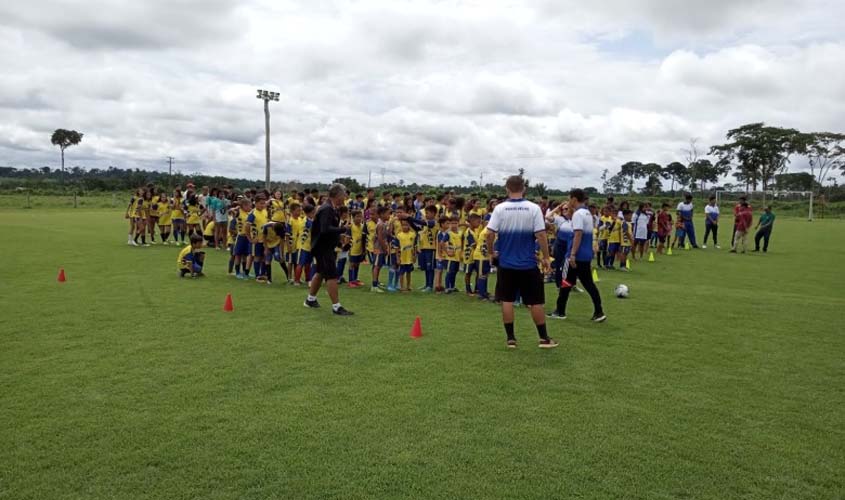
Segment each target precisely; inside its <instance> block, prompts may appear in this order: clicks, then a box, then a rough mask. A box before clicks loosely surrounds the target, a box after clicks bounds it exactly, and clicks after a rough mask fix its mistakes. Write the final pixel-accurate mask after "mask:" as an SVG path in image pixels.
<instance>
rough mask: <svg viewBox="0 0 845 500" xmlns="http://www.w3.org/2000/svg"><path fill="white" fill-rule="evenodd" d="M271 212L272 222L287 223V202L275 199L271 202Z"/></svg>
mask: <svg viewBox="0 0 845 500" xmlns="http://www.w3.org/2000/svg"><path fill="white" fill-rule="evenodd" d="M270 212H271V213H272V215H271V216H270V220H272V221H273V222H285V221H286V220H287V214H286V213H285V202H284V201H282V200H277V199H275V198H274V199H272V200H270Z"/></svg>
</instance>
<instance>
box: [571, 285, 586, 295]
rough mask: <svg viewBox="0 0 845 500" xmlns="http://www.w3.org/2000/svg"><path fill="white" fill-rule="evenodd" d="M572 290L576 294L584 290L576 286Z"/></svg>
mask: <svg viewBox="0 0 845 500" xmlns="http://www.w3.org/2000/svg"><path fill="white" fill-rule="evenodd" d="M573 290H575V291H576V292H578V293H584V289H583V288H581V287H578V286H576V287H575V288H573Z"/></svg>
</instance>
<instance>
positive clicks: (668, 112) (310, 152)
mask: <svg viewBox="0 0 845 500" xmlns="http://www.w3.org/2000/svg"><path fill="white" fill-rule="evenodd" d="M842 19H845V2H843V1H841V0H740V1H737V0H709V1H706V2H705V1H699V0H689V1H680V0H591V1H589V2H587V1H579V0H539V1H536V2H528V1H526V2H518V1H498V0H476V1H458V0H453V1H443V2H406V1H403V0H385V1H367V0H361V1H332V0H310V1H290V0H289V1H285V0H240V1H235V0H203V1H198V0H167V1H165V0H144V1H143V2H138V1H132V2H129V1H122V0H85V1H81V0H37V1H32V0H27V1H21V0H4V1H3V2H2V3H0V47H2V49H0V68H2V71H0V117H1V118H0V165H12V166H18V167H40V166H43V165H49V166H57V165H58V163H59V160H58V157H59V155H58V151H56V150H55V148H54V147H52V146H51V145H50V142H49V136H50V134H51V132H52V131H53V130H54V129H56V128H60V127H61V128H70V129H76V130H78V131H80V132H83V133H85V138H84V141H83V144H82V145H81V146H79V147H77V148H74V149H71V150H69V151H68V166H73V165H81V166H86V167H107V166H109V165H114V166H118V167H133V168H134V167H138V168H145V169H166V157H167V156H174V157H175V158H176V163H175V165H176V166H177V167H178V168H179V169H180V170H181V171H183V172H185V173H188V172H194V171H202V172H207V173H215V174H225V175H233V176H239V177H248V178H256V179H259V178H263V169H264V142H263V139H264V120H263V112H262V105H261V102H260V101H259V100H257V99H256V98H255V89H256V88H264V89H268V90H273V91H277V92H279V93H281V97H280V101H279V102H278V103H272V104H271V114H272V116H271V141H272V152H271V154H272V158H273V179H274V180H289V179H299V180H303V181H310V180H324V181H327V180H331V179H332V178H334V177H336V176H352V177H355V178H358V179H359V180H361V181H363V182H366V180H367V175H368V172H370V171H372V174H373V181H374V183H378V182H380V181H381V176H382V175H384V177H385V179H386V180H387V181H398V180H399V179H403V180H405V181H406V182H412V181H423V182H428V183H434V184H439V183H441V182H444V183H453V182H461V183H467V184H468V183H469V182H470V181H472V180H478V179H479V176H480V175H481V174H482V172H483V175H484V180H485V182H487V181H490V180H494V179H495V180H496V181H498V180H500V179H501V178H502V177H503V176H505V175H506V174H509V173H511V172H514V171H515V170H516V169H517V168H520V167H523V168H525V169H526V170H527V172H528V174H529V177H530V178H531V179H532V180H534V181H535V182H539V181H542V182H545V183H546V184H548V185H550V186H553V187H570V186H574V185H598V184H599V180H598V179H599V176H600V175H601V172H602V170H603V169H605V168H608V169H610V171H611V173H613V172H614V171H615V170H617V169H618V167H619V165H621V164H622V163H624V162H626V161H629V160H638V161H643V162H651V161H654V162H658V163H661V164H665V163H668V162H670V161H674V160H678V159H681V156H682V153H681V149H682V148H684V146H685V144H686V143H688V141H689V139H690V138H692V137H697V138H699V143H700V144H702V145H704V146H705V147H706V146H708V145H710V144H713V143H715V142H716V141H719V140H720V139H721V138H723V136H724V133H725V132H726V131H727V130H728V129H729V128H733V127H735V126H738V125H741V124H744V123H748V122H752V121H765V122H767V123H769V124H772V125H781V126H789V127H796V128H799V129H801V130H805V131H815V130H835V131H845V65H843V61H845V35H843V34H842V33H843V31H842V25H841V20H842ZM794 168H799V167H798V166H795V167H794Z"/></svg>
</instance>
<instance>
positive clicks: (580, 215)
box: [549, 189, 607, 323]
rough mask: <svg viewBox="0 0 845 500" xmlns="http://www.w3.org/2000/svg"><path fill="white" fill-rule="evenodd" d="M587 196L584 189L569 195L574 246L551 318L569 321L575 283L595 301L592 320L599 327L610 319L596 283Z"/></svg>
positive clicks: (569, 254) (569, 255) (570, 252)
mask: <svg viewBox="0 0 845 500" xmlns="http://www.w3.org/2000/svg"><path fill="white" fill-rule="evenodd" d="M586 198H587V197H586V195H585V194H584V190H583V189H573V190H572V192H570V193H569V207H570V211H571V212H572V231H573V234H574V236H573V237H572V244H571V245H570V246H569V252H568V255H566V256H564V257H563V258H564V259H567V260H566V264H567V265H566V266H564V268H565V269H566V277H565V278H564V280H563V282H562V284H561V286H560V291H559V292H558V297H557V307H556V308H555V310H554V311H553V312H551V313H549V317H550V318H553V319H566V303H567V301H569V293H570V292H571V291H572V287H574V286H575V282H576V280H580V281H581V284H582V285H584V290H586V291H587V293H588V294H590V299H591V300H592V301H593V317H592V320H593V321H595V322H596V323H601V322H602V321H604V320H606V319H607V316H605V314H604V310H603V309H602V306H601V295H599V290H598V288H596V284H595V283H594V282H593V274H592V272H591V271H592V267H591V266H592V264H593V216H592V215H591V214H590V209H589V208H587V206H586V205H585V204H584V201H585V200H586Z"/></svg>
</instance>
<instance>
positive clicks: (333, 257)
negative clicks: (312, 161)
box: [305, 183, 352, 316]
mask: <svg viewBox="0 0 845 500" xmlns="http://www.w3.org/2000/svg"><path fill="white" fill-rule="evenodd" d="M346 196H347V194H346V186H344V185H343V184H336V183H335V184H332V185H331V187H329V196H328V199H326V202H325V203H323V205H321V206H320V208H319V209H318V210H317V214H316V215H315V216H314V223H313V225H312V229H311V256H312V257H313V258H314V260H315V261H316V273H315V274H314V277H313V278H312V279H311V286H310V288H309V289H308V297H307V298H306V299H305V307H310V308H312V309H316V308H318V307H320V304H319V303H318V302H317V292H319V291H320V286H321V285H322V284H323V281H325V282H326V290H327V291H328V294H329V298H330V299H331V301H332V313H333V314H335V315H337V316H352V313H351V312H349V311H347V310H346V309H345V308H344V307H343V306H342V305H340V300H339V299H338V294H337V278H338V272H337V252H336V251H335V248H337V247H338V246H339V245H338V244H339V243H340V235H341V234H343V233H345V232H346V227H345V226H343V225H341V223H340V216H339V215H338V213H337V209H338V208H340V207H341V206H343V204H344V203H345V202H346Z"/></svg>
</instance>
